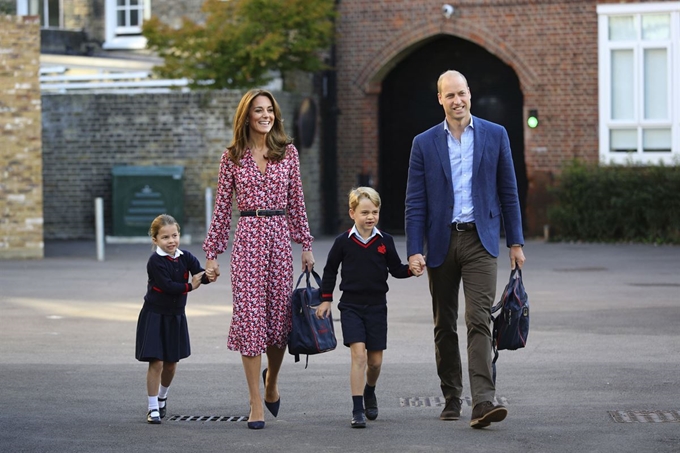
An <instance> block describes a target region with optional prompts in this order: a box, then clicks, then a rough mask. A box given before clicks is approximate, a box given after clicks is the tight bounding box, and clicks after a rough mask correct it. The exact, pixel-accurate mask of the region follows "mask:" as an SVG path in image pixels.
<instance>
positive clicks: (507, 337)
mask: <svg viewBox="0 0 680 453" xmlns="http://www.w3.org/2000/svg"><path fill="white" fill-rule="evenodd" d="M496 312H498V313H497V314H496V315H494V313H496ZM491 319H492V321H493V328H492V332H491V334H492V340H491V342H492V346H493V353H494V357H493V362H492V367H493V380H494V382H496V360H498V351H499V350H501V349H509V350H515V349H520V348H523V347H524V346H526V344H527V338H528V337H529V296H528V295H527V292H526V291H525V290H524V283H523V282H522V269H520V268H519V266H516V267H515V269H513V270H511V271H510V281H508V284H507V285H506V286H505V289H504V290H503V295H502V296H501V300H500V301H499V302H498V303H497V304H496V305H494V306H493V307H491Z"/></svg>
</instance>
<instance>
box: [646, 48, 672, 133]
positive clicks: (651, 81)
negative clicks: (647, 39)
mask: <svg viewBox="0 0 680 453" xmlns="http://www.w3.org/2000/svg"><path fill="white" fill-rule="evenodd" d="M666 53H667V52H666V49H646V50H645V67H644V72H645V81H644V83H645V119H648V120H665V119H668V86H667V77H668V74H667V69H666V68H667V64H668V62H667V60H668V59H667V57H666Z"/></svg>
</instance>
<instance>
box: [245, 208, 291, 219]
mask: <svg viewBox="0 0 680 453" xmlns="http://www.w3.org/2000/svg"><path fill="white" fill-rule="evenodd" d="M275 215H286V210H285V209H256V210H254V211H241V217H271V216H275Z"/></svg>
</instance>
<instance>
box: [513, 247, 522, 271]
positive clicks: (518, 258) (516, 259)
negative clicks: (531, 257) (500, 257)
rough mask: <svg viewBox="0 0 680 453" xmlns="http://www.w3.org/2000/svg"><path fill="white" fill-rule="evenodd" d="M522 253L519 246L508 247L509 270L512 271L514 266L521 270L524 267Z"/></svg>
mask: <svg viewBox="0 0 680 453" xmlns="http://www.w3.org/2000/svg"><path fill="white" fill-rule="evenodd" d="M524 260H525V258H524V251H523V250H522V246H521V245H513V246H512V247H510V269H514V268H515V265H517V266H519V268H520V269H522V266H523V265H524Z"/></svg>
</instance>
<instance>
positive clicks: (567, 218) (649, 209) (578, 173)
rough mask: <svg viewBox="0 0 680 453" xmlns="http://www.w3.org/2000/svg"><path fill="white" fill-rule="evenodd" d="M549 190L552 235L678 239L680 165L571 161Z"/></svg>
mask: <svg viewBox="0 0 680 453" xmlns="http://www.w3.org/2000/svg"><path fill="white" fill-rule="evenodd" d="M552 193H553V195H554V196H555V205H554V206H552V207H550V208H549V209H548V218H549V219H550V224H551V228H552V231H553V233H552V234H551V236H552V239H555V240H581V241H598V242H646V243H659V244H680V166H664V165H657V166H637V165H628V166H623V165H611V166H600V165H592V164H584V163H582V162H578V161H575V162H572V163H571V164H570V165H569V166H567V167H566V168H565V169H564V170H563V172H562V174H561V175H560V177H559V178H558V183H557V185H556V186H555V187H554V188H553V189H552Z"/></svg>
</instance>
